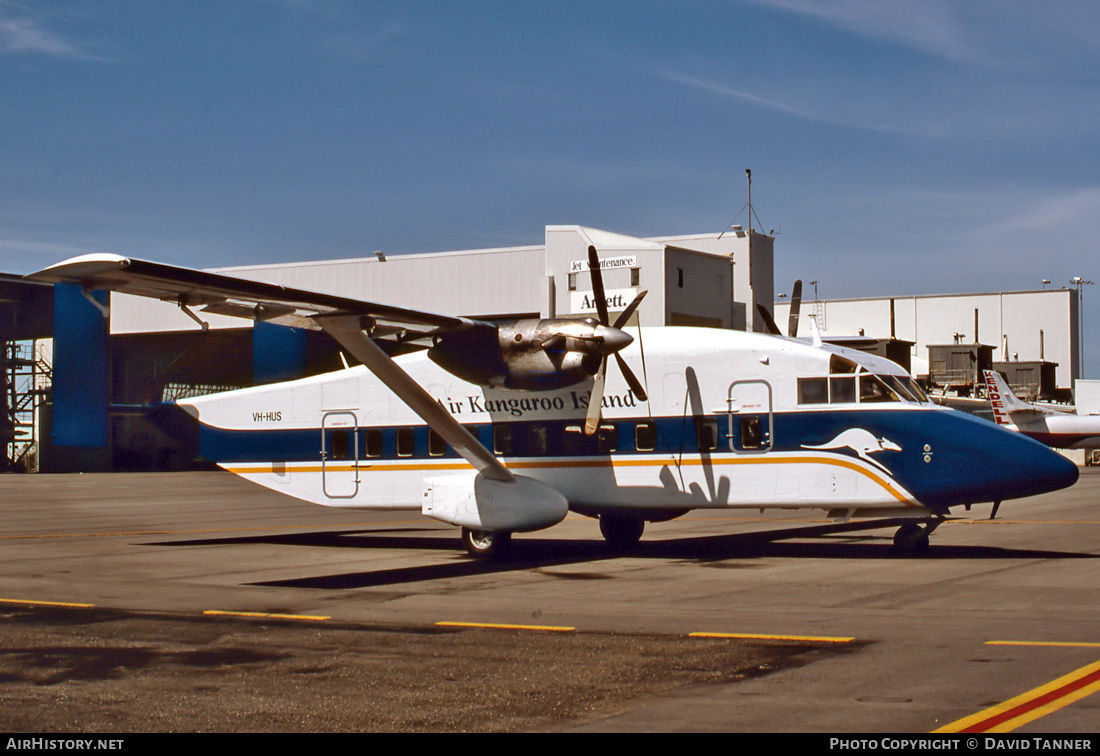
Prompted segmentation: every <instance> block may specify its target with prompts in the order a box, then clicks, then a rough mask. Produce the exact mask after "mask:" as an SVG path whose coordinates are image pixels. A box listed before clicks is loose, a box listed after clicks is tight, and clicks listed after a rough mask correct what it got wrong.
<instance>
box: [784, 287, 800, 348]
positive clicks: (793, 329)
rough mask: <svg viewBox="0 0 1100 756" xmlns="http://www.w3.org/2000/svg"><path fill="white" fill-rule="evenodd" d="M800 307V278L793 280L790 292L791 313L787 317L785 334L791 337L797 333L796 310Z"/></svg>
mask: <svg viewBox="0 0 1100 756" xmlns="http://www.w3.org/2000/svg"><path fill="white" fill-rule="evenodd" d="M800 309H802V279H801V278H800V279H798V280H797V281H795V282H794V290H793V291H792V292H791V315H790V317H789V318H788V319H787V335H788V336H790V337H791V338H792V339H793V338H794V337H795V336H797V335H798V311H799V310H800Z"/></svg>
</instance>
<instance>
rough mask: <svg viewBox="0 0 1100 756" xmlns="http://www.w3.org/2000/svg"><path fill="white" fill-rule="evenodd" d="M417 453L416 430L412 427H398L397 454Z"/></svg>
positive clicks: (409, 454)
mask: <svg viewBox="0 0 1100 756" xmlns="http://www.w3.org/2000/svg"><path fill="white" fill-rule="evenodd" d="M414 453H416V431H415V430H413V429H412V428H398V429H397V456H399V457H411V456H412V455H413V454H414Z"/></svg>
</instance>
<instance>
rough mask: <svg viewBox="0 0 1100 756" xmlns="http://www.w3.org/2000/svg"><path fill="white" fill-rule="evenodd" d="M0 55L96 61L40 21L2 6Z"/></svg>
mask: <svg viewBox="0 0 1100 756" xmlns="http://www.w3.org/2000/svg"><path fill="white" fill-rule="evenodd" d="M0 52H4V53H10V54H15V55H31V54H33V55H49V56H53V57H59V58H84V59H94V58H95V57H96V56H93V55H90V54H88V53H86V52H84V51H83V50H81V49H80V48H78V47H76V46H75V45H73V44H72V43H70V42H69V41H68V40H66V39H65V38H63V37H62V36H60V35H59V34H56V33H54V32H52V31H50V30H49V29H48V28H46V26H45V25H44V24H43V23H42V22H41V21H39V20H38V19H35V18H31V17H29V16H25V15H23V16H17V15H15V14H14V13H13V11H12V9H11V7H10V6H8V7H5V6H3V5H0Z"/></svg>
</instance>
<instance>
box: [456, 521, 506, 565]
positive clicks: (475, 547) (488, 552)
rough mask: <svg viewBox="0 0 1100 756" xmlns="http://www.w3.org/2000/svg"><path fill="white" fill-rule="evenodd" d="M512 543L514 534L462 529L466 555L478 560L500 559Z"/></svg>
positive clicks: (499, 531)
mask: <svg viewBox="0 0 1100 756" xmlns="http://www.w3.org/2000/svg"><path fill="white" fill-rule="evenodd" d="M511 542H512V534H511V533H507V532H505V531H503V530H497V531H490V530H471V529H470V528H463V529H462V546H463V547H464V548H465V549H466V553H467V554H469V555H470V556H472V557H475V558H477V559H488V558H494V557H499V556H500V555H502V554H503V553H504V552H505V551H506V550H507V549H508V544H509V543H511Z"/></svg>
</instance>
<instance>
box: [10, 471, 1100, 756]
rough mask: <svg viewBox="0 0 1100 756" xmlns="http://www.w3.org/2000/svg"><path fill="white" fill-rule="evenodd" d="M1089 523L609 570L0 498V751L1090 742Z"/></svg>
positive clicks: (763, 537) (158, 492)
mask: <svg viewBox="0 0 1100 756" xmlns="http://www.w3.org/2000/svg"><path fill="white" fill-rule="evenodd" d="M1098 500H1100V470H1098V469H1095V468H1084V469H1083V470H1082V476H1081V479H1080V481H1079V482H1078V483H1077V484H1076V485H1075V486H1074V487H1073V488H1071V489H1068V490H1066V491H1062V492H1058V493H1055V494H1048V495H1045V496H1041V497H1035V498H1031V499H1024V500H1018V501H1008V502H1006V503H1005V504H1004V505H1003V506H1002V507H1001V510H1000V512H999V514H998V518H997V519H996V520H992V521H990V520H989V519H987V518H988V516H989V507H988V506H985V507H981V508H980V507H975V508H974V509H973V511H971V512H970V513H965V512H963V513H960V514H962V515H964V517H963V518H962V519H959V520H953V521H949V522H947V523H945V524H944V525H942V526H941V527H940V528H939V529H938V530H937V531H936V532H935V533H934V534H933V535H932V539H931V540H932V548H931V549H930V551H929V552H928V553H927V554H926V555H925V556H923V557H920V558H899V557H897V556H895V555H894V554H893V552H892V549H891V538H892V536H893V528H883V527H880V528H875V529H864V528H862V527H858V528H856V527H852V526H850V525H849V526H845V525H838V524H835V523H830V522H828V521H826V520H824V519H823V518H822V517H821V515H820V513H814V512H777V511H769V512H766V513H763V514H759V513H744V512H695V513H692V514H690V515H688V516H685V517H683V518H680V519H678V520H674V521H671V522H668V523H660V524H655V525H650V526H649V527H648V528H647V532H646V535H645V536H644V537H643V540H642V543H641V544H640V545H639V547H638V549H637V550H636V551H633V552H630V553H626V554H623V553H617V552H615V551H613V550H611V549H609V548H608V547H607V546H606V545H605V544H604V543H603V542H602V540H601V539H600V536H599V529H598V525H597V524H596V522H595V521H594V520H590V519H587V518H583V517H579V516H572V515H571V516H570V517H568V518H567V519H566V521H565V522H563V523H561V524H560V525H558V526H556V527H554V528H552V529H549V530H546V531H541V532H538V533H533V534H526V535H519V536H517V537H516V538H515V540H514V547H515V548H514V554H513V557H512V558H511V559H510V560H509V561H506V562H503V563H485V562H479V561H473V560H470V559H469V558H468V557H467V556H466V555H465V553H464V552H463V551H462V550H461V547H460V544H459V540H458V535H457V531H456V530H455V529H453V528H450V527H447V526H444V525H442V524H440V523H436V522H434V521H432V520H428V519H425V518H422V517H421V516H420V515H419V514H417V513H415V512H393V513H370V512H362V511H345V510H336V509H329V508H324V507H318V506H315V505H310V504H306V503H303V502H298V501H295V500H292V499H288V498H285V497H282V496H280V495H278V494H275V493H272V492H268V491H266V490H264V489H261V488H259V487H256V486H253V485H252V484H249V483H247V482H245V481H242V480H239V479H237V478H235V477H233V476H231V475H229V474H228V473H179V474H176V473H172V474H169V473H165V474H121V473H120V474H103V475H23V476H17V475H8V476H0V512H2V513H3V522H4V528H3V533H2V535H0V549H2V550H3V564H4V568H3V572H2V576H0V617H2V618H3V622H0V703H2V704H3V705H2V706H0V728H2V729H3V730H5V731H7V732H26V733H46V732H52V733H76V732H98V733H104V732H107V733H144V732H459V731H469V732H518V731H539V732H547V731H554V732H562V731H565V732H596V731H611V732H670V731H674V732H710V731H714V732H802V733H844V734H848V735H851V734H854V733H931V732H934V731H936V730H939V729H941V728H945V731H947V732H956V731H959V730H962V729H963V728H964V727H970V728H972V729H973V730H974V731H976V732H997V731H1008V732H1012V733H1015V734H1019V735H1021V736H1027V737H1030V736H1031V735H1032V734H1035V733H1069V734H1073V733H1081V734H1086V737H1087V734H1091V733H1094V732H1095V731H1096V730H1097V723H1098V722H1100V717H1098V716H1097V706H1098V704H1100V696H1097V695H1095V694H1094V692H1095V690H1096V689H1098V688H1100V611H1098V608H1097V604H1098V601H1097V599H1098V591H1100V559H1098V557H1100V511H1098V510H1097V502H1098ZM942 737H953V736H942ZM1089 743H1091V741H1089ZM1087 744H1088V743H1087ZM963 750H965V749H963Z"/></svg>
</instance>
